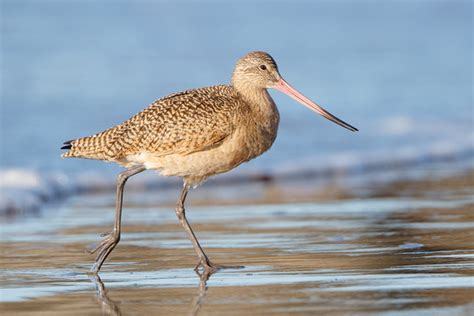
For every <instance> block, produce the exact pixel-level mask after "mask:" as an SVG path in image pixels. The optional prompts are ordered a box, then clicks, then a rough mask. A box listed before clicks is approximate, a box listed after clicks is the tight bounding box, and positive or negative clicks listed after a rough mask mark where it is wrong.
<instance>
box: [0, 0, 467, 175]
mask: <svg viewBox="0 0 474 316" xmlns="http://www.w3.org/2000/svg"><path fill="white" fill-rule="evenodd" d="M1 5H2V10H1V12H2V13H1V14H2V16H1V21H2V22H1V23H2V47H1V57H2V64H1V73H2V82H1V87H2V92H1V93H2V94H1V127H0V128H1V134H0V135H1V162H0V167H2V168H10V167H28V168H36V169H41V170H66V169H69V170H70V172H79V171H83V170H91V169H92V170H103V171H104V172H107V171H115V170H116V168H117V167H114V166H113V165H111V164H103V163H100V162H93V161H83V160H71V159H69V160H63V159H60V157H59V155H60V151H59V147H60V146H61V143H62V142H63V141H64V140H68V139H73V138H76V137H80V136H86V135H88V134H92V133H96V132H98V131H101V130H103V129H105V128H108V127H110V126H113V125H115V124H118V123H120V122H122V121H124V120H126V119H127V118H128V117H130V116H131V115H133V114H134V113H136V112H138V111H140V110H141V109H143V108H144V107H146V106H147V105H148V104H149V103H151V102H152V101H154V100H155V99H157V98H160V97H162V96H164V95H166V94H169V93H172V92H176V91H180V90H184V89H188V88H194V87H200V86H207V85H214V84H219V83H227V82H229V78H230V75H231V71H232V69H233V65H234V63H235V61H236V60H237V59H238V58H239V57H241V56H242V55H244V54H245V53H247V52H249V51H252V50H265V51H267V52H269V53H271V54H272V55H273V57H274V58H275V59H276V61H277V62H278V64H279V67H280V71H281V73H282V75H283V76H284V77H285V78H286V79H287V81H289V82H290V83H292V84H293V85H294V86H295V87H297V88H298V89H299V90H300V91H302V92H303V93H304V94H305V95H307V96H308V97H310V98H311V99H313V100H314V101H316V102H318V103H319V104H321V105H323V106H324V107H325V108H326V109H328V110H329V111H331V112H332V113H334V114H336V115H337V116H339V117H341V118H342V119H344V120H345V121H347V122H349V123H350V124H352V125H354V126H356V127H358V128H359V129H360V132H359V133H356V134H354V133H351V132H348V131H347V130H345V129H343V128H341V127H339V126H337V125H334V124H332V123H330V122H328V121H325V120H323V119H322V118H321V117H319V116H317V115H315V114H314V113H312V112H310V111H308V110H307V109H306V108H304V107H302V106H300V105H298V104H296V103H295V102H294V101H293V100H291V99H289V98H288V97H286V96H284V95H281V94H280V93H279V92H276V91H275V92H271V93H272V95H273V96H274V98H275V101H276V102H277V104H278V105H279V109H280V112H281V127H280V131H279V136H278V139H277V141H276V143H275V145H274V147H273V148H272V150H271V152H270V153H267V154H265V155H264V156H262V157H260V158H259V159H257V160H254V161H252V162H250V163H249V164H247V165H245V166H244V167H243V170H245V169H247V170H249V169H252V170H253V169H278V168H291V167H293V166H299V165H311V164H320V163H324V161H327V160H338V159H339V160H341V161H351V160H354V159H359V160H364V159H369V158H371V157H374V156H377V157H385V158H384V159H391V158H392V157H394V156H397V155H408V156H409V155H417V154H420V153H421V154H423V153H424V152H455V153H458V152H465V151H466V150H467V151H472V150H473V147H474V130H473V123H474V110H473V92H472V87H473V83H472V69H473V64H472V56H473V52H472V39H473V34H472V3H471V2H470V1H350V0H346V1H278V2H276V1H258V2H253V1H252V2H250V1H248V2H247V1H238V2H232V1H226V2H219V1H207V2H191V3H188V2H184V1H103V2H98V1H41V2H40V1H23V0H20V1H19V0H15V1H13V0H11V1H5V0H3V1H2V2H1ZM68 172H69V171H68Z"/></svg>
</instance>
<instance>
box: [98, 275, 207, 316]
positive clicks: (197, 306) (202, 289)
mask: <svg viewBox="0 0 474 316" xmlns="http://www.w3.org/2000/svg"><path fill="white" fill-rule="evenodd" d="M213 273H214V272H208V271H203V272H200V271H199V270H196V275H197V276H198V278H199V286H198V291H197V293H196V295H195V296H194V298H193V299H192V301H191V303H190V305H189V312H188V315H190V316H196V315H198V313H199V311H200V310H201V307H202V304H203V302H204V298H205V296H206V293H207V281H208V280H209V278H210V277H211V275H212V274H213ZM89 279H90V280H91V282H92V284H94V286H95V289H96V300H97V302H98V303H99V305H100V308H101V310H102V314H103V315H112V316H119V315H122V311H121V309H120V303H119V302H116V301H114V300H112V299H111V298H110V297H109V296H108V294H107V289H106V287H105V284H104V282H103V281H102V279H101V278H100V276H99V275H97V274H95V275H89Z"/></svg>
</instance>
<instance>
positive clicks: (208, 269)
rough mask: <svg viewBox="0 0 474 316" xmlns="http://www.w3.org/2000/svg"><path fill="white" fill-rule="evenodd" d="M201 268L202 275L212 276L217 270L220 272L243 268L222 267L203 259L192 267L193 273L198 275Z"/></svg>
mask: <svg viewBox="0 0 474 316" xmlns="http://www.w3.org/2000/svg"><path fill="white" fill-rule="evenodd" d="M201 268H202V270H203V272H204V273H211V274H212V273H214V272H216V271H218V270H222V269H242V268H244V266H223V265H220V264H216V263H213V262H211V260H209V259H207V258H205V259H203V260H199V262H198V263H197V264H196V266H195V267H194V271H196V272H197V273H199V272H200V271H201Z"/></svg>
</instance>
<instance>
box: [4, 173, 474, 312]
mask: <svg viewBox="0 0 474 316" xmlns="http://www.w3.org/2000/svg"><path fill="white" fill-rule="evenodd" d="M473 191H474V177H473V172H464V173H462V174H458V175H455V176H447V177H442V178H439V177H438V178H435V179H418V180H410V181H394V182H390V183H385V184H373V185H367V184H365V185H363V186H354V187H352V188H351V189H348V188H347V187H343V186H340V185H338V184H337V183H333V184H327V183H326V185H319V184H318V185H317V184H311V183H308V182H300V183H296V182H295V183H291V184H288V183H287V184H285V185H283V184H281V183H268V182H261V183H258V184H243V185H241V186H227V187H222V188H221V187H217V186H212V184H211V185H210V186H209V188H206V186H203V187H202V188H199V189H198V190H196V191H194V192H192V193H191V196H190V201H189V202H190V203H189V206H188V212H187V214H188V217H189V220H190V222H191V224H192V225H193V227H194V229H195V231H196V233H197V235H198V237H199V239H200V240H201V243H202V245H203V246H204V247H205V249H206V250H207V252H208V255H209V256H210V257H211V258H212V260H213V261H214V262H216V263H219V264H223V265H242V266H244V268H242V269H228V270H222V271H219V272H217V273H215V274H213V275H211V276H210V277H209V279H208V280H207V282H206V278H207V277H208V276H203V277H202V278H200V277H199V276H198V275H197V274H196V273H195V272H194V271H193V267H194V265H195V264H196V257H195V254H194V252H193V250H192V247H191V243H190V242H189V241H188V240H187V238H186V235H185V233H184V232H183V231H182V229H181V227H180V225H179V223H178V221H177V219H176V218H175V214H174V211H173V209H172V205H173V201H174V199H175V198H176V196H177V194H178V192H177V189H176V190H165V191H164V192H160V194H158V193H156V194H154V193H153V192H139V191H137V192H130V193H129V194H128V195H126V208H125V210H124V218H123V224H124V228H123V229H124V233H123V235H122V241H121V243H120V244H119V246H118V247H117V248H116V250H115V251H114V252H113V253H112V255H111V256H110V258H109V260H108V261H107V262H106V264H105V265H104V267H103V270H102V273H101V274H100V276H101V280H100V279H95V278H91V277H89V276H88V275H87V271H88V269H89V268H90V265H91V264H92V262H93V260H94V257H93V256H92V255H89V254H88V253H87V252H86V251H85V249H86V246H87V245H90V246H91V245H93V244H95V243H97V242H98V241H99V240H100V237H99V235H100V234H101V233H103V232H107V231H108V230H110V228H111V225H112V222H113V206H112V204H111V203H113V195H112V194H111V193H101V194H94V195H93V194H87V195H81V196H76V197H72V198H70V199H68V200H67V201H64V202H63V203H61V204H59V205H49V206H48V207H47V208H45V209H44V210H42V211H41V212H39V213H37V214H29V215H28V216H26V217H23V218H8V219H4V222H3V223H2V242H1V243H0V249H1V254H2V257H1V261H0V268H1V270H2V275H3V277H2V281H1V293H0V300H1V303H0V311H2V314H3V315H7V314H8V315H10V314H15V315H101V314H116V315H117V314H122V315H196V314H199V315H224V314H225V315H290V314H291V315H314V314H328V313H330V314H335V315H337V314H351V315H360V314H368V313H377V314H383V315H420V314H421V315H470V314H473V313H474V305H473V302H474V278H473V271H474V246H473V245H474V229H473V228H474V223H473V220H474V215H473V206H474V198H473V193H474V192H473ZM219 197H220V198H219ZM296 201H302V202H298V203H297V202H296ZM156 205H160V206H159V207H157V206H156Z"/></svg>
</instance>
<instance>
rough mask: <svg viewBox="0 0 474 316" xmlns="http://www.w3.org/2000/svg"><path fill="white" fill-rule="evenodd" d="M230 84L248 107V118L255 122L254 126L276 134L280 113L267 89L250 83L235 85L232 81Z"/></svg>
mask: <svg viewBox="0 0 474 316" xmlns="http://www.w3.org/2000/svg"><path fill="white" fill-rule="evenodd" d="M232 86H233V87H234V89H235V90H236V91H237V92H238V93H239V94H240V96H241V97H242V99H244V101H246V103H247V104H248V106H249V107H250V113H248V117H249V119H251V120H253V121H254V122H255V123H257V124H255V125H256V126H260V128H263V129H265V130H268V131H269V132H271V133H272V134H275V136H276V131H277V129H278V124H279V121H280V114H279V113H278V109H277V107H276V105H275V102H274V101H273V99H272V97H271V96H270V94H269V93H268V91H267V89H265V88H256V87H254V86H250V85H235V84H234V83H233V85H232Z"/></svg>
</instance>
